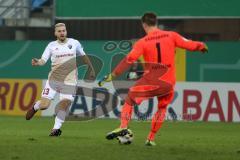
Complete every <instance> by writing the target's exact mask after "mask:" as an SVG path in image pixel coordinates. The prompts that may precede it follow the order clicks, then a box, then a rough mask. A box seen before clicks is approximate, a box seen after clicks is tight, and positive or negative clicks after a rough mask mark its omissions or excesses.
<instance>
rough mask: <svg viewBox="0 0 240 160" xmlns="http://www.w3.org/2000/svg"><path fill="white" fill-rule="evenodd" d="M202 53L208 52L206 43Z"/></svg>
mask: <svg viewBox="0 0 240 160" xmlns="http://www.w3.org/2000/svg"><path fill="white" fill-rule="evenodd" d="M200 51H201V52H202V53H206V52H208V46H207V45H206V44H205V43H204V47H203V48H202V49H201V50H200Z"/></svg>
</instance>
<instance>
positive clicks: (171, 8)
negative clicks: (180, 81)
mask: <svg viewBox="0 0 240 160" xmlns="http://www.w3.org/2000/svg"><path fill="white" fill-rule="evenodd" d="M239 6H240V1H239V0H230V1H226V0H194V1H193V0H182V1H177V0H150V1H149V0H141V1H139V0H131V1H129V0H121V1H113V0H99V1H96V0H81V1H79V0H71V1H69V0H57V1H56V16H57V17H59V18H60V17H61V18H64V17H65V18H66V17H68V18H91V17H92V18H111V17H112V18H113V17H114V18H117V17H119V18H131V17H135V18H136V17H140V16H141V15H142V14H143V13H144V12H146V11H152V12H155V13H157V14H158V15H159V17H163V18H164V17H178V18H179V17H183V18H188V17H194V18H198V17H208V18H209V17H224V18H231V17H239V16H240V12H239Z"/></svg>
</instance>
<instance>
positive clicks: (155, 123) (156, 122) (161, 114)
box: [148, 107, 167, 141]
mask: <svg viewBox="0 0 240 160" xmlns="http://www.w3.org/2000/svg"><path fill="white" fill-rule="evenodd" d="M166 108H167V107H163V108H159V109H158V111H157V112H156V113H155V114H154V117H153V119H152V127H151V131H150V133H149V135H148V140H150V141H153V140H154V138H155V134H156V133H157V131H158V130H159V129H160V128H161V126H162V123H163V122H164V119H165V115H166Z"/></svg>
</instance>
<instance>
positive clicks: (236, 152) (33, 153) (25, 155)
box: [0, 116, 240, 160]
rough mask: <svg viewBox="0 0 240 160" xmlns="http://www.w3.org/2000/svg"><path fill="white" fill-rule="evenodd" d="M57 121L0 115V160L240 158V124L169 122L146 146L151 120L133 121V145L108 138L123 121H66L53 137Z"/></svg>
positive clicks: (213, 159)
mask: <svg viewBox="0 0 240 160" xmlns="http://www.w3.org/2000/svg"><path fill="white" fill-rule="evenodd" d="M53 120H54V119H53V118H34V119H33V120H31V121H25V120H24V118H23V117H7V116H0V160H92V159H93V160H118V159H119V160H120V159H121V160H123V159H127V160H135V159H136V160H160V159H164V160H168V159H174V160H186V159H189V160H192V159H194V160H198V159H199V160H200V159H201V160H202V159H204V160H208V159H209V160H215V159H216V160H226V159H231V160H234V159H240V136H239V135H240V126H239V123H219V122H208V123H206V122H205V123H204V122H165V123H164V124H163V127H162V128H161V130H160V132H159V133H158V135H157V137H156V143H157V146H155V147H146V146H144V142H145V138H146V136H147V134H148V132H149V129H150V122H142V121H141V122H140V121H132V122H131V125H130V127H131V129H132V130H133V132H134V141H133V143H132V144H131V145H120V144H118V142H117V140H112V141H108V140H106V139H105V134H106V133H107V132H108V131H111V130H112V129H115V128H116V127H117V126H118V124H119V121H118V120H111V119H97V120H92V121H67V122H66V123H65V124H64V126H63V128H62V130H63V134H62V135H61V137H57V138H56V137H49V136H48V134H49V132H50V129H51V127H52V125H53Z"/></svg>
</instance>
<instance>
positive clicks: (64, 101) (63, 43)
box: [26, 23, 95, 136]
mask: <svg viewBox="0 0 240 160" xmlns="http://www.w3.org/2000/svg"><path fill="white" fill-rule="evenodd" d="M55 36H56V37H57V40H56V41H53V42H50V43H49V44H48V45H47V47H46V49H45V51H44V52H43V54H42V57H41V58H40V59H37V58H33V59H32V66H43V65H44V64H45V63H46V62H47V61H48V59H49V58H51V62H52V69H51V71H50V73H49V75H48V80H47V82H46V85H45V87H44V89H43V91H42V97H41V99H40V100H39V101H37V102H36V103H35V104H34V105H33V107H32V108H31V109H29V110H28V112H27V113H26V120H30V119H31V118H32V117H33V116H34V114H35V113H36V112H37V111H38V110H45V109H47V108H48V107H49V106H50V103H51V100H52V99H53V98H54V96H55V95H56V93H57V92H58V93H60V102H59V103H58V104H57V106H56V107H57V108H58V111H57V112H56V117H55V124H54V126H53V129H52V131H51V133H50V135H49V136H60V135H61V132H62V131H61V130H60V128H61V126H62V124H63V122H64V120H65V117H66V112H67V110H68V109H69V106H70V105H71V103H72V101H73V100H74V94H75V91H74V89H73V88H74V87H73V88H72V92H69V91H64V87H62V86H64V85H63V83H64V84H67V85H72V86H76V85H77V79H78V78H77V65H76V58H78V57H80V58H81V59H82V60H83V62H84V63H85V64H87V65H88V67H89V69H90V77H91V78H93V77H94V76H95V73H94V69H93V66H92V64H91V62H90V60H89V58H88V57H87V55H86V54H85V52H84V50H83V47H82V46H81V44H80V43H79V41H77V40H75V39H72V38H67V30H66V26H65V24H64V23H57V24H56V25H55ZM73 67H74V69H73ZM61 79H64V81H63V82H62V83H59V81H60V82H61ZM52 82H54V83H52ZM55 82H56V83H55ZM70 88H71V87H70Z"/></svg>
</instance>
